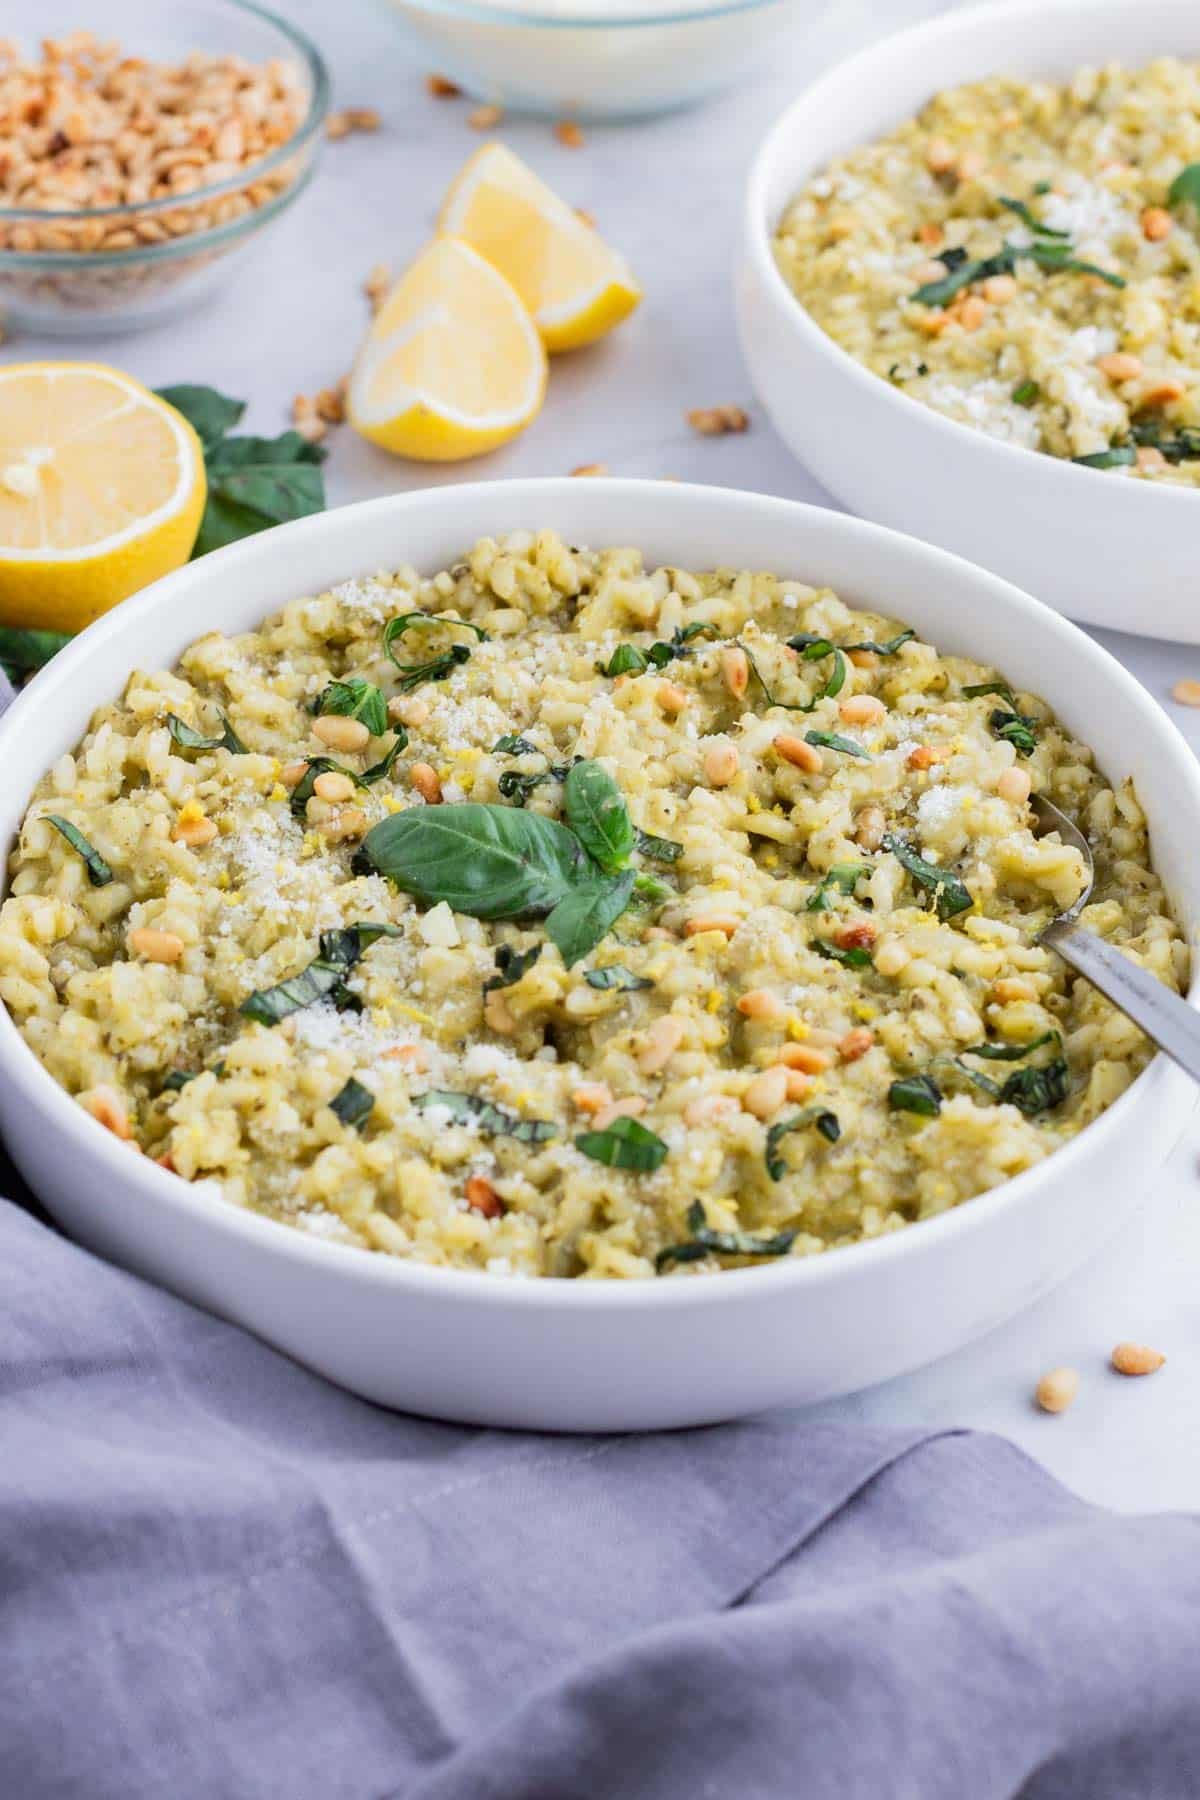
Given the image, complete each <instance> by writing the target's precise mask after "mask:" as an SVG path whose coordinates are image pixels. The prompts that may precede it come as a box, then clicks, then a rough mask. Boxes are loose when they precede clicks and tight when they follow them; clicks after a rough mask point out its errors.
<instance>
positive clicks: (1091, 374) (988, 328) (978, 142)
mask: <svg viewBox="0 0 1200 1800" xmlns="http://www.w3.org/2000/svg"><path fill="white" fill-rule="evenodd" d="M775 250H776V255H777V257H778V261H779V265H780V268H781V269H782V271H783V274H784V276H785V278H786V279H787V281H788V282H789V284H790V285H791V287H792V288H793V289H794V291H795V293H796V294H797V295H798V296H799V298H800V299H801V300H802V301H803V303H804V305H805V307H806V308H807V310H808V311H809V312H810V313H811V315H812V317H813V318H814V319H815V320H816V322H817V323H818V324H819V325H820V326H821V328H822V330H824V331H826V332H827V333H828V334H829V336H830V337H832V338H833V339H834V341H835V342H836V343H838V344H840V345H841V347H842V348H843V349H844V350H847V351H849V353H850V355H851V356H853V357H855V358H856V360H857V361H859V362H861V363H864V364H865V365H866V366H867V368H869V369H871V370H873V371H874V373H875V374H877V375H880V376H882V377H883V378H884V379H885V380H888V381H891V382H893V383H894V384H895V385H896V386H897V387H899V388H900V389H901V390H902V391H903V392H904V393H906V394H908V395H911V396H912V398H914V399H916V400H920V401H922V402H924V404H926V405H927V406H932V407H934V408H936V409H937V411H939V412H942V413H945V414H946V416H947V417H948V418H951V419H955V420H957V421H959V423H961V424H964V425H971V426H974V427H976V428H977V429H979V430H981V431H986V432H988V433H989V434H990V435H992V436H993V437H998V438H1002V439H1004V440H1005V441H1006V442H1009V443H1012V444H1017V445H1021V446H1023V447H1025V448H1027V449H1033V450H1042V451H1047V452H1049V453H1050V454H1051V455H1053V456H1059V457H1068V458H1071V459H1072V460H1074V461H1076V462H1082V463H1085V464H1088V465H1090V466H1093V467H1098V468H1106V469H1116V470H1118V471H1120V472H1121V473H1123V474H1125V475H1127V476H1131V477H1134V478H1140V479H1145V480H1153V481H1157V482H1170V483H1175V484H1182V485H1184V486H1195V485H1196V484H1197V483H1200V63H1196V62H1181V61H1178V60H1177V59H1175V58H1173V57H1163V58H1160V59H1159V60H1158V61H1157V62H1153V63H1150V64H1149V65H1148V66H1147V67H1146V68H1144V69H1139V70H1135V71H1131V70H1128V69H1125V68H1122V67H1121V66H1120V65H1119V64H1116V63H1113V64H1109V65H1108V66H1107V67H1105V68H1102V69H1084V70H1082V71H1081V72H1080V73H1079V74H1077V75H1076V76H1075V78H1074V79H1073V80H1072V81H1071V82H1069V83H1068V84H1067V85H1065V86H1059V85H1056V84H1054V83H1051V82H1047V81H1042V82H1023V81H1016V80H1012V79H1008V78H1005V77H997V78H995V79H993V80H989V81H982V82H976V83H974V84H972V85H971V86H968V87H960V88H952V89H949V90H947V91H946V92H944V93H940V94H936V95H935V96H934V98H933V99H932V100H931V101H930V102H929V104H928V106H927V107H926V108H925V110H924V111H923V112H922V113H921V114H920V115H919V117H917V118H915V119H910V120H908V121H907V122H906V123H905V124H903V125H901V126H900V127H899V128H898V129H897V130H896V131H894V132H892V133H891V135H890V136H888V137H886V138H883V139H881V140H880V141H879V142H877V143H873V144H867V145H864V146H862V147H861V148H860V149H857V150H854V151H852V152H851V153H850V154H849V155H848V156H844V157H840V158H839V159H838V160H837V161H835V162H833V163H831V164H830V165H829V167H828V168H827V169H825V170H824V171H823V172H822V173H821V174H820V175H818V176H817V177H816V178H815V179H813V180H811V181H810V182H808V184H807V185H806V186H805V187H804V188H803V189H802V190H801V191H800V193H798V194H797V195H796V197H795V198H794V200H793V201H792V202H791V204H790V206H789V207H788V209H787V211H786V212H785V214H784V216H783V219H782V221H781V223H780V226H779V230H778V234H777V237H776V240H775Z"/></svg>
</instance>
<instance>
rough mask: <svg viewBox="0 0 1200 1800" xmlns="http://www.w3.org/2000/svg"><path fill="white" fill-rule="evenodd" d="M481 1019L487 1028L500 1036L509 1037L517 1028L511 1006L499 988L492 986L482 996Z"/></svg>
mask: <svg viewBox="0 0 1200 1800" xmlns="http://www.w3.org/2000/svg"><path fill="white" fill-rule="evenodd" d="M483 1019H484V1023H485V1024H486V1026H487V1028H488V1030H489V1031H494V1032H496V1033H497V1035H498V1036H500V1037H509V1036H511V1034H512V1033H513V1032H514V1031H515V1030H516V1029H517V1021H516V1020H515V1019H514V1018H513V1014H512V1008H511V1007H510V1006H509V1004H508V1001H507V1000H506V999H505V998H504V995H503V994H502V993H501V991H500V989H499V988H493V989H492V990H491V992H490V993H487V994H485V995H484V996H483Z"/></svg>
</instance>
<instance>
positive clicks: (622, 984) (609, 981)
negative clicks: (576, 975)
mask: <svg viewBox="0 0 1200 1800" xmlns="http://www.w3.org/2000/svg"><path fill="white" fill-rule="evenodd" d="M583 979H584V980H585V981H586V982H587V984H588V986H589V987H592V988H598V989H599V990H600V991H601V992H604V991H606V990H607V989H609V988H618V989H620V990H621V991H622V992H623V993H635V992H636V991H637V990H638V989H640V988H652V987H653V986H654V983H653V982H652V981H651V980H650V978H649V977H648V976H646V975H635V974H634V972H633V970H632V969H627V968H626V967H625V965H624V963H609V964H608V965H607V967H606V968H603V969H585V970H584V971H583Z"/></svg>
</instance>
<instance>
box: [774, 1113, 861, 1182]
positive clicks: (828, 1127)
mask: <svg viewBox="0 0 1200 1800" xmlns="http://www.w3.org/2000/svg"><path fill="white" fill-rule="evenodd" d="M805 1125H813V1126H815V1127H816V1129H817V1130H818V1131H819V1132H820V1134H821V1136H822V1137H823V1138H824V1139H825V1141H826V1143H829V1144H836V1143H837V1141H838V1139H839V1138H840V1137H841V1135H842V1127H841V1124H840V1122H839V1120H838V1116H837V1114H836V1113H835V1112H830V1111H829V1110H828V1108H827V1107H821V1106H810V1107H808V1108H807V1109H806V1110H805V1111H804V1112H798V1113H793V1114H792V1116H791V1118H789V1119H780V1121H779V1123H778V1124H777V1125H772V1126H771V1128H770V1130H769V1131H768V1132H767V1144H766V1151H765V1160H766V1164H767V1174H768V1175H769V1176H770V1177H771V1180H772V1181H781V1180H782V1179H783V1177H784V1176H785V1175H786V1174H787V1163H786V1162H785V1161H784V1159H783V1154H782V1152H781V1151H780V1148H779V1146H780V1144H781V1142H782V1141H783V1139H784V1138H785V1137H787V1135H788V1133H789V1132H792V1131H800V1130H802V1129H803V1127H804V1126H805Z"/></svg>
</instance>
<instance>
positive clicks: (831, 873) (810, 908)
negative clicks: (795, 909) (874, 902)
mask: <svg viewBox="0 0 1200 1800" xmlns="http://www.w3.org/2000/svg"><path fill="white" fill-rule="evenodd" d="M870 873H871V865H870V863H834V865H833V867H832V868H830V869H826V871H825V873H824V875H822V877H821V881H820V885H819V886H818V887H817V888H815V889H814V890H813V892H812V893H811V894H810V895H809V897H808V899H807V901H806V902H805V911H806V912H828V911H829V910H830V906H829V896H830V894H831V893H837V894H853V892H854V890H855V888H856V887H857V886H858V884H859V882H860V881H861V880H862V879H863V877H864V876H865V875H869V874H870Z"/></svg>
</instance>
